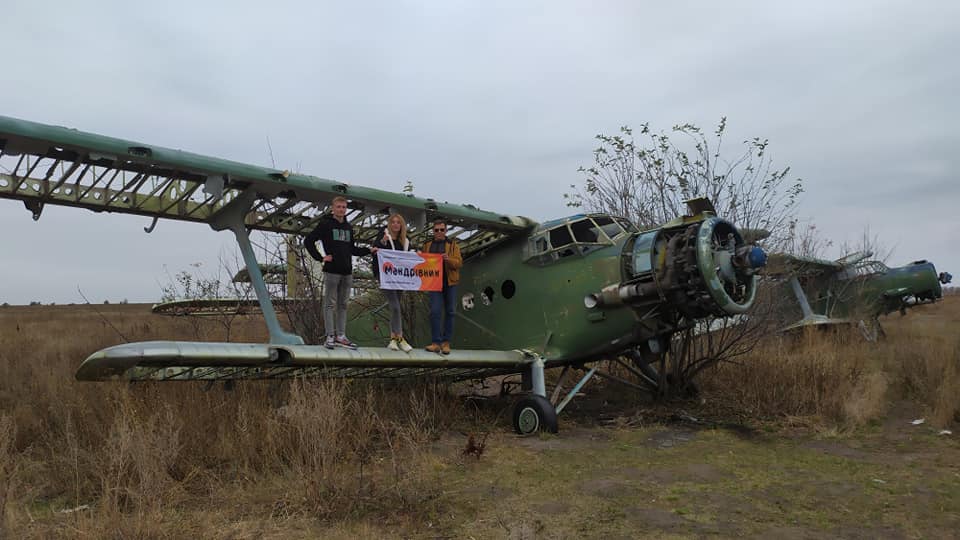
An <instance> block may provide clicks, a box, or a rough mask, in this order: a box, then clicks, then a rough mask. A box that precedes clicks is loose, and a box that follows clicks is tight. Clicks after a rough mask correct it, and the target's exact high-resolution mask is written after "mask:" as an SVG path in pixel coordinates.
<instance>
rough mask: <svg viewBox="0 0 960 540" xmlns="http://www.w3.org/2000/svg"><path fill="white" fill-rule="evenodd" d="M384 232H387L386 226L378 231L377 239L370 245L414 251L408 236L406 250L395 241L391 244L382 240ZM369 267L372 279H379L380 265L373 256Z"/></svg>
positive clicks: (379, 247) (378, 247)
mask: <svg viewBox="0 0 960 540" xmlns="http://www.w3.org/2000/svg"><path fill="white" fill-rule="evenodd" d="M386 232H387V228H386V227H384V228H382V229H380V232H379V233H378V234H377V239H376V240H374V242H373V244H371V247H375V248H377V249H397V250H400V251H415V250H414V247H413V243H411V242H410V239H409V238H407V249H406V250H404V249H403V246H400V245H397V242H394V244H393V245H392V246H391V245H390V242H384V241H383V235H384V234H385V233H386ZM371 269H372V270H373V279H380V265H379V264H378V263H377V258H376V257H374V258H373V262H372V264H371Z"/></svg>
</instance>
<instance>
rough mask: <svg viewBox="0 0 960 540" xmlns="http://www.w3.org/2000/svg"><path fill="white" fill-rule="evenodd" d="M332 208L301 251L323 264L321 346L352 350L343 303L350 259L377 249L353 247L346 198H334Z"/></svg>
mask: <svg viewBox="0 0 960 540" xmlns="http://www.w3.org/2000/svg"><path fill="white" fill-rule="evenodd" d="M332 208H333V215H330V216H324V217H323V218H321V219H320V223H318V224H317V227H316V228H315V229H313V231H312V232H311V233H310V234H308V235H307V238H306V240H304V247H306V248H307V252H309V253H310V256H311V257H313V258H314V259H316V260H318V261H323V328H324V330H325V331H326V333H327V339H326V341H325V342H324V343H323V344H324V346H325V347H326V348H328V349H332V348H334V347H335V346H337V345H340V346H341V347H346V348H348V349H356V348H357V344H356V343H354V342H352V341H350V339H349V338H348V337H347V301H348V300H349V299H350V289H351V288H352V287H353V256H357V257H362V256H364V255H369V254H370V253H376V252H377V248H373V249H372V250H371V249H368V248H365V247H357V245H356V243H355V242H354V239H353V227H352V226H351V225H350V222H348V221H347V199H346V198H344V197H336V198H334V199H333V206H332ZM318 241H319V245H318V244H317V242H318ZM317 247H319V248H320V249H319V250H318V249H317Z"/></svg>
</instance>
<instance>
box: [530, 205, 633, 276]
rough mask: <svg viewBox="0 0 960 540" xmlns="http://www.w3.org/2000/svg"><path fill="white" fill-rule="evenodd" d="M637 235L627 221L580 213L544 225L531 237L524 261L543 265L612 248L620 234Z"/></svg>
mask: <svg viewBox="0 0 960 540" xmlns="http://www.w3.org/2000/svg"><path fill="white" fill-rule="evenodd" d="M633 232H637V228H636V227H635V226H634V225H633V224H632V223H630V221H628V220H626V219H624V218H618V217H613V216H609V215H606V214H589V215H583V214H579V215H576V216H570V217H568V218H565V219H559V220H554V221H549V222H547V223H543V224H541V225H540V226H539V227H538V228H537V230H536V231H534V233H533V235H532V236H531V238H530V242H529V244H528V245H527V249H526V254H525V257H524V260H535V261H536V262H539V263H541V264H546V263H550V262H553V261H556V260H559V259H562V258H565V257H571V256H575V255H584V254H586V253H589V252H590V251H593V250H595V249H599V248H601V247H603V246H609V245H613V243H614V241H615V240H617V239H618V238H620V236H621V235H624V234H629V233H633Z"/></svg>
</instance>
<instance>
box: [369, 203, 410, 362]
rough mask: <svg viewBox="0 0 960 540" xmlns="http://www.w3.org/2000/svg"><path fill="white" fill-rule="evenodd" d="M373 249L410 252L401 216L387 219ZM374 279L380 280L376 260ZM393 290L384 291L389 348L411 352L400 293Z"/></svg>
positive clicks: (405, 227) (391, 216)
mask: <svg viewBox="0 0 960 540" xmlns="http://www.w3.org/2000/svg"><path fill="white" fill-rule="evenodd" d="M373 247H375V248H379V249H395V250H399V251H409V250H410V240H408V239H407V222H406V221H404V219H403V216H401V215H400V214H391V215H390V218H389V219H387V226H386V227H385V228H384V230H383V236H382V237H380V238H378V239H377V240H376V242H374V243H373ZM373 277H374V279H378V280H379V279H380V265H379V264H377V260H376V258H374V260H373ZM401 292H402V291H395V290H391V289H383V295H384V296H386V297H387V304H389V305H390V343H388V344H387V348H388V349H390V350H392V351H403V352H407V353H408V352H410V351H412V350H413V347H411V346H410V344H409V343H407V340H406V339H404V338H403V317H402V316H401V313H400V293H401Z"/></svg>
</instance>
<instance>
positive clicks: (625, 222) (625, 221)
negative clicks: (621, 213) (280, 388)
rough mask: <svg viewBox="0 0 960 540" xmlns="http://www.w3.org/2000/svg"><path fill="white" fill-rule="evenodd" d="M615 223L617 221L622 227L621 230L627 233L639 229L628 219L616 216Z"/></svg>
mask: <svg viewBox="0 0 960 540" xmlns="http://www.w3.org/2000/svg"><path fill="white" fill-rule="evenodd" d="M617 223H619V224H620V226H621V227H623V230H625V231H627V232H628V233H635V232H640V229H638V228H637V226H636V225H634V224H633V223H631V222H630V220H628V219H624V218H617Z"/></svg>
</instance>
